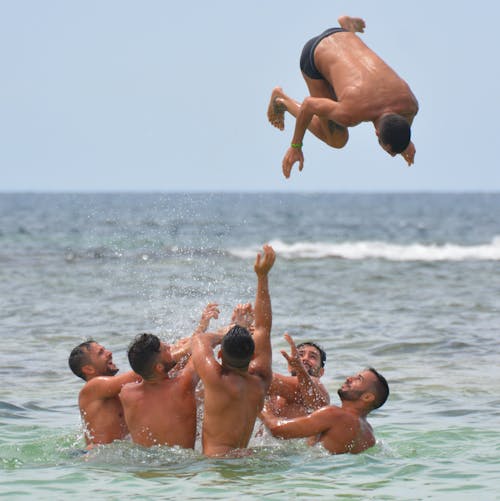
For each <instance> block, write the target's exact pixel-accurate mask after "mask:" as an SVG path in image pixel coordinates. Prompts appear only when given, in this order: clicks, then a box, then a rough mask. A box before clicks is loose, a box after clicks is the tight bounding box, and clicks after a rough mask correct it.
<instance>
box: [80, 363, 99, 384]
mask: <svg viewBox="0 0 500 501" xmlns="http://www.w3.org/2000/svg"><path fill="white" fill-rule="evenodd" d="M82 374H83V375H84V376H85V381H88V380H89V377H92V376H95V375H96V370H95V368H94V367H93V366H92V365H90V364H85V365H83V366H82Z"/></svg>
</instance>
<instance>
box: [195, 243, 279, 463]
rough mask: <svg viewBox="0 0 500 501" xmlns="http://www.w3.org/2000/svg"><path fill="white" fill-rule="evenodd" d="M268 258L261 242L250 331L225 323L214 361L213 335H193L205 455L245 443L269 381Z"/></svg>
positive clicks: (271, 255) (224, 452) (270, 251)
mask: <svg viewBox="0 0 500 501" xmlns="http://www.w3.org/2000/svg"><path fill="white" fill-rule="evenodd" d="M274 260H275V254H274V250H273V248H272V247H270V246H268V245H265V246H264V252H263V254H262V255H261V254H257V258H256V261H255V265H254V270H255V273H256V274H257V293H256V298H255V307H254V314H255V329H254V333H253V336H252V335H251V334H250V332H249V331H248V329H246V328H245V327H243V326H241V325H236V326H234V327H233V328H231V329H230V330H229V331H228V332H227V333H226V334H225V335H224V337H223V338H222V341H220V343H221V349H220V351H219V355H218V356H219V358H220V359H221V362H220V363H219V362H218V361H217V360H216V358H215V357H214V353H213V348H214V346H215V345H216V343H217V340H216V339H212V340H211V339H210V338H208V337H206V336H204V335H202V334H201V333H195V334H194V335H193V341H192V352H193V354H192V358H193V362H194V364H195V368H196V371H197V372H198V374H199V375H200V378H201V380H202V381H203V384H204V387H205V410H204V419H203V429H202V444H203V453H204V454H205V455H207V456H226V455H229V454H230V453H234V452H235V451H236V450H237V449H243V448H246V447H247V445H248V442H249V440H250V437H251V434H252V431H253V428H254V425H255V420H256V418H257V415H258V413H259V412H260V411H261V410H262V406H263V404H264V397H265V395H266V393H267V391H268V389H269V385H270V384H271V379H272V368H271V364H272V353H271V339H270V335H271V324H272V310H271V299H270V296H269V286H268V273H269V271H270V270H271V268H272V266H273V263H274Z"/></svg>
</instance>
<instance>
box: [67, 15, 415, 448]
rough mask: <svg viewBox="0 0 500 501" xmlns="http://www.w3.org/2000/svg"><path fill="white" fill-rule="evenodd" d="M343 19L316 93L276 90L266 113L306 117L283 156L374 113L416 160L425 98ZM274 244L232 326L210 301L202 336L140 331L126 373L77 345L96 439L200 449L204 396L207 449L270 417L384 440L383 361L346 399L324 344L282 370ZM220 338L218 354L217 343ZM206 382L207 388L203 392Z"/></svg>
mask: <svg viewBox="0 0 500 501" xmlns="http://www.w3.org/2000/svg"><path fill="white" fill-rule="evenodd" d="M338 21H339V24H340V27H339V28H332V29H329V30H326V31H324V32H323V33H321V34H320V35H318V36H316V37H314V38H312V39H311V40H309V41H308V42H307V43H306V44H305V46H304V49H303V51H302V54H301V58H300V68H301V71H302V76H303V78H304V80H305V82H306V85H307V87H308V89H309V93H310V96H309V97H307V98H306V99H304V101H303V102H302V103H299V102H297V101H295V100H293V99H292V98H290V97H289V96H287V95H286V94H285V93H284V92H283V90H282V89H281V88H280V87H276V88H275V89H274V90H273V92H272V95H271V101H270V103H269V107H268V111H267V115H268V119H269V121H270V123H271V124H272V125H273V126H275V127H277V128H278V129H280V130H283V129H284V126H285V112H288V113H289V114H291V115H292V116H293V117H295V119H296V122H295V129H294V134H293V138H292V142H291V145H290V148H288V150H287V152H286V154H285V156H284V159H283V163H282V169H283V174H284V175H285V177H287V178H288V177H290V174H291V170H292V167H293V165H294V164H295V163H297V162H298V163H299V170H300V171H301V170H302V168H303V164H304V155H303V153H302V142H303V138H304V135H305V132H306V130H309V131H310V132H312V133H313V134H314V135H315V136H316V137H318V138H319V139H320V140H322V141H324V142H325V143H326V144H328V145H329V146H332V147H334V148H342V147H344V146H345V144H346V143H347V141H348V139H349V132H348V128H349V127H353V126H355V125H358V124H359V123H361V122H370V121H371V122H372V123H373V125H374V127H375V132H376V135H377V137H378V141H379V144H380V145H381V147H382V148H383V149H384V150H385V151H386V152H387V153H389V154H390V155H391V156H396V155H397V154H401V155H402V156H403V158H404V159H405V161H406V162H407V163H408V165H412V164H413V162H414V157H415V146H414V145H413V143H412V142H411V131H410V127H411V124H412V122H413V119H414V117H415V115H416V114H417V112H418V103H417V100H416V98H415V96H414V95H413V93H412V92H411V90H410V88H409V86H408V84H407V83H406V82H405V81H404V80H403V79H401V78H400V77H399V76H398V75H397V74H396V73H395V72H394V70H392V68H390V67H389V66H388V65H387V64H386V63H385V62H384V61H383V60H382V59H381V58H380V57H379V56H377V55H376V54H375V53H374V52H373V51H372V50H371V49H369V48H368V47H367V46H366V45H365V44H364V43H363V42H362V41H361V39H360V38H359V37H358V36H357V35H356V33H357V32H363V31H364V28H365V23H364V21H363V20H362V19H360V18H352V17H348V16H342V17H340V18H339V20H338ZM274 260H275V253H274V250H273V249H272V248H271V247H270V246H264V248H263V253H262V254H260V253H259V254H257V258H256V261H255V265H254V270H255V273H256V274H257V293H256V297H255V303H254V305H253V306H252V305H250V304H246V305H238V306H237V307H236V308H235V310H234V312H233V316H232V322H233V324H232V325H230V326H229V327H227V328H225V329H219V330H218V331H217V332H207V331H208V327H209V323H210V320H212V319H216V318H218V315H219V309H218V306H217V304H215V303H210V304H208V305H207V306H206V308H205V309H204V311H203V313H202V316H201V320H200V322H199V325H198V326H197V328H196V329H195V331H194V333H193V334H192V336H190V337H189V338H184V339H181V340H180V341H178V342H177V343H175V344H173V345H169V344H167V343H165V342H163V341H161V340H160V339H159V338H158V337H157V336H155V335H153V334H141V335H139V336H137V338H136V339H135V340H134V342H133V343H132V344H131V345H130V347H129V350H128V359H129V362H130V366H131V368H132V371H129V372H127V373H125V374H122V375H116V373H117V372H118V369H117V367H116V366H115V365H114V363H113V359H112V354H111V352H110V351H108V350H106V349H105V348H104V347H102V346H101V345H99V344H98V343H97V342H95V341H88V342H85V343H82V344H80V345H79V346H77V347H76V348H75V349H74V350H73V351H72V353H71V355H70V359H69V364H70V367H71V369H72V370H73V372H74V373H75V374H76V375H77V376H80V377H81V378H82V379H84V380H85V385H84V387H83V388H82V390H81V392H80V396H79V406H80V411H81V414H82V418H83V421H84V425H85V436H86V440H87V445H88V447H93V446H94V445H97V444H107V443H110V442H112V441H113V440H119V439H123V438H125V437H126V436H127V435H130V437H131V439H132V440H133V441H134V442H135V443H137V444H140V445H142V446H146V447H149V446H152V445H156V444H158V445H169V446H179V447H185V448H194V446H195V441H196V431H197V412H198V409H199V407H200V401H201V400H202V401H203V409H204V411H203V425H202V433H201V441H202V450H203V453H204V454H206V455H207V456H228V455H234V454H238V453H239V452H240V451H243V450H245V448H246V447H247V446H248V443H249V441H250V438H251V435H252V432H253V430H254V426H255V422H256V420H257V418H258V417H259V418H260V419H261V420H262V422H263V423H264V424H265V426H267V428H268V429H269V430H270V432H271V433H272V435H274V436H276V437H282V438H300V437H307V438H308V441H309V443H310V444H314V443H317V442H321V443H322V444H323V446H324V447H325V448H326V449H327V450H328V451H330V452H331V453H334V454H340V453H358V452H361V451H363V450H366V449H367V448H369V447H371V446H373V445H374V444H375V437H374V434H373V430H372V428H371V426H370V425H369V423H368V421H367V420H366V417H367V415H368V414H369V413H370V412H371V411H372V410H374V409H377V408H379V407H380V406H381V405H383V404H384V402H385V401H386V399H387V397H388V394H389V386H388V384H387V381H386V380H385V378H384V377H383V376H382V375H380V374H379V373H378V372H377V371H376V370H375V369H373V368H369V369H366V370H363V371H361V372H359V373H358V374H356V375H354V376H351V377H348V378H347V379H346V381H345V382H344V384H343V385H342V386H341V388H339V390H338V395H339V397H340V400H341V406H340V407H339V406H335V405H329V404H330V399H329V395H328V392H327V391H326V389H325V387H324V386H323V385H322V384H321V383H320V377H321V376H322V374H323V370H324V369H323V367H324V363H325V360H326V355H325V353H324V351H323V350H322V349H321V348H320V347H319V346H318V345H316V344H315V343H312V342H310V343H302V344H300V345H298V346H295V343H294V341H293V339H292V338H291V337H290V336H289V335H285V339H286V340H287V342H288V343H289V345H290V353H287V352H285V351H282V354H283V356H284V357H285V358H286V360H287V361H288V366H289V371H290V375H289V376H284V375H280V374H275V373H274V374H273V372H272V367H271V365H272V353H271V337H270V335H271V324H272V310H271V300H270V295H269V286H268V274H269V271H270V270H271V268H272V266H273V264H274ZM217 346H220V348H218V352H217V356H215V355H214V351H215V349H216V347H217ZM200 381H201V382H202V383H203V384H202V385H201V386H202V388H203V391H202V395H200V394H199V393H198V392H197V388H198V387H199V385H198V383H199V382H200Z"/></svg>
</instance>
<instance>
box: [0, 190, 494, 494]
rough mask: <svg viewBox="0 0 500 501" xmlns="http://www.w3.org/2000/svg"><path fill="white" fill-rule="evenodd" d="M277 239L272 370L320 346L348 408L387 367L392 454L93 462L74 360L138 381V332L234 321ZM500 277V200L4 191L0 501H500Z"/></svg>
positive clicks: (185, 331)
mask: <svg viewBox="0 0 500 501" xmlns="http://www.w3.org/2000/svg"><path fill="white" fill-rule="evenodd" d="M267 242H270V243H271V244H272V245H273V246H274V248H275V250H276V252H277V259H276V263H275V266H274V268H273V270H272V271H271V275H270V289H271V297H272V303H273V331H272V337H273V353H274V358H273V365H274V369H275V370H276V371H279V372H285V371H286V364H285V361H284V359H283V357H282V356H281V354H280V353H279V350H280V349H284V348H286V347H287V345H286V343H285V341H284V340H283V336H282V335H283V333H284V332H289V333H291V334H292V335H293V336H294V338H295V339H296V340H306V339H312V340H315V341H318V342H320V343H321V344H322V345H323V346H324V348H325V349H326V352H327V356H328V360H327V366H326V374H325V376H324V382H325V385H326V387H327V388H328V390H329V391H330V394H331V397H332V402H333V403H338V398H337V396H336V390H337V388H338V387H339V386H340V384H341V383H342V381H343V380H344V378H345V377H346V376H347V375H350V374H352V373H356V372H358V371H359V370H360V369H363V368H365V367H367V366H373V367H375V368H377V369H378V370H379V371H380V372H382V373H383V374H384V375H385V376H386V377H387V379H388V381H389V383H390V386H391V396H390V398H389V400H388V401H387V403H386V404H385V406H384V407H382V408H381V409H379V410H377V411H375V412H373V413H372V414H371V416H370V419H369V420H370V422H371V424H372V426H373V427H374V430H375V434H376V437H377V440H378V443H377V445H376V446H375V447H374V448H372V449H370V450H368V451H366V452H365V453H363V454H360V455H342V456H331V455H329V454H327V453H326V452H325V451H324V450H323V449H322V448H321V447H314V448H308V447H306V446H305V445H304V443H303V441H301V440H293V441H280V440H276V439H273V438H271V437H269V436H268V435H267V434H264V437H260V438H254V439H252V442H251V446H252V448H253V454H252V455H251V456H249V457H245V458H239V459H226V460H222V459H218V460H215V459H207V458H204V457H203V456H202V455H201V454H200V451H199V445H197V448H196V450H195V451H185V450H180V449H176V448H167V447H156V448H151V449H143V448H140V447H137V446H135V445H133V444H131V443H129V442H126V441H122V442H115V443H113V444H111V445H107V446H103V447H99V448H98V449H96V450H94V451H91V452H90V453H89V454H86V455H84V454H81V452H80V451H81V449H82V447H83V439H82V432H81V426H80V421H79V414H78V408H77V395H78V391H79V389H80V388H81V385H82V382H81V381H80V380H78V379H77V378H76V377H75V376H74V375H73V374H72V373H71V372H70V370H69V368H68V366H67V357H68V355H69V352H70V350H71V349H72V348H73V347H74V346H75V345H76V344H78V343H79V342H81V341H82V340H84V339H86V338H88V337H93V338H95V339H96V340H97V341H99V342H100V343H102V344H104V345H105V346H106V347H108V348H110V349H111V350H112V351H113V353H114V360H115V362H116V364H117V365H118V366H119V367H120V368H121V369H122V370H127V369H128V362H127V358H126V348H127V345H128V344H129V342H130V341H131V340H132V338H133V337H134V336H135V335H136V334H137V333H139V332H143V331H149V332H154V333H156V334H158V335H160V336H161V337H162V338H164V339H167V340H174V339H177V338H178V337H181V336H186V335H189V334H190V333H191V332H192V329H193V328H194V326H195V325H196V322H197V319H198V317H199V315H200V313H201V311H202V309H203V307H204V305H205V304H206V303H207V302H209V301H217V302H218V303H219V304H220V307H221V310H222V315H221V318H220V319H219V321H218V322H215V323H214V324H213V325H214V326H218V325H223V324H224V323H226V322H227V321H228V319H229V317H230V314H231V311H232V308H233V306H234V305H235V304H236V303H238V302H246V301H251V300H253V297H254V294H255V275H254V272H253V260H254V258H255V254H256V252H257V250H258V249H259V248H260V247H261V246H262V244H263V243H267ZM499 267H500V194H283V193H280V194H0V336H1V338H0V375H1V379H0V381H1V385H0V496H2V497H5V498H6V499H72V500H76V499H89V498H91V499H111V500H114V499H123V498H137V499H151V498H153V497H158V498H160V499H240V500H247V499H248V500H250V499H262V498H265V499H269V500H282V499H315V498H324V499H337V498H338V499H384V500H403V499H408V500H410V499H411V500H413V499H450V500H452V499H453V500H456V499H474V500H490V499H500V494H499V492H500V488H499V485H500V363H499V362H500V343H499V337H500V336H499V335H500V329H499V326H500V274H499Z"/></svg>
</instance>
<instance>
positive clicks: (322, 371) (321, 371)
mask: <svg viewBox="0 0 500 501" xmlns="http://www.w3.org/2000/svg"><path fill="white" fill-rule="evenodd" d="M324 373H325V368H324V367H321V369H320V370H319V372H318V377H321V376H323V374H324Z"/></svg>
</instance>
